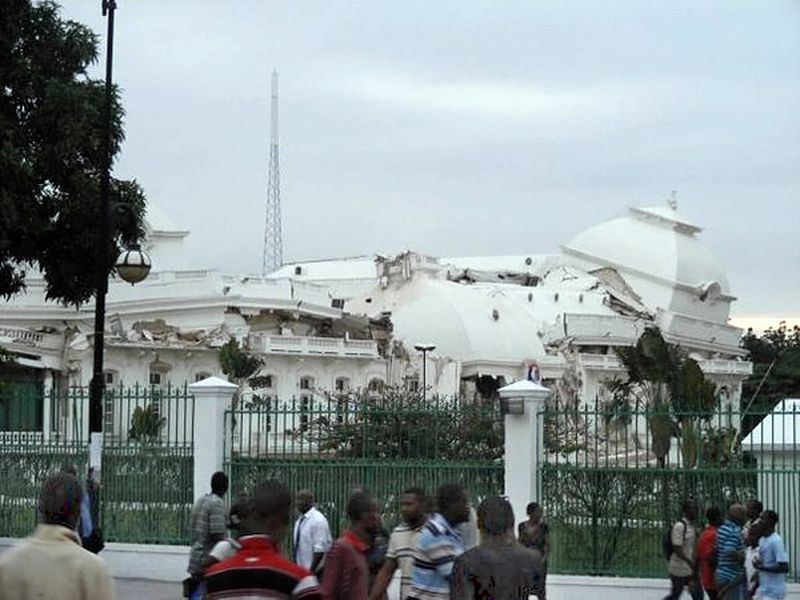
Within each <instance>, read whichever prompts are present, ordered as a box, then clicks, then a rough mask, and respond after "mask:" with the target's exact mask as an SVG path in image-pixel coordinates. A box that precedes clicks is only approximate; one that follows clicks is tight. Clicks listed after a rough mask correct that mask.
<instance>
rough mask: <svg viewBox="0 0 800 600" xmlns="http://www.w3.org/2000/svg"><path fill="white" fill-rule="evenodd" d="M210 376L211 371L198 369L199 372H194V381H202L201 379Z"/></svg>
mask: <svg viewBox="0 0 800 600" xmlns="http://www.w3.org/2000/svg"><path fill="white" fill-rule="evenodd" d="M209 377H211V373H209V372H208V371H200V372H199V373H195V375H194V381H195V383H197V382H198V381H203V379H208V378H209Z"/></svg>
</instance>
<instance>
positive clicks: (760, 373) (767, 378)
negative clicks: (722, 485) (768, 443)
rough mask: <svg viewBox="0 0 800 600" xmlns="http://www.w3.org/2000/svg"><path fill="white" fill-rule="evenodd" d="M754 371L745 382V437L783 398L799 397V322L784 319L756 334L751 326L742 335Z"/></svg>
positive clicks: (743, 383) (743, 408) (743, 434)
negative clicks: (760, 333)
mask: <svg viewBox="0 0 800 600" xmlns="http://www.w3.org/2000/svg"><path fill="white" fill-rule="evenodd" d="M742 347H743V348H745V349H746V350H747V351H748V352H749V359H750V361H751V362H752V363H753V374H752V375H751V376H750V377H748V378H747V379H745V380H744V382H742V410H743V411H746V414H745V415H744V418H743V422H742V437H745V436H746V435H747V434H748V433H749V432H750V431H752V430H753V428H754V427H755V426H756V425H757V424H758V422H759V421H760V420H761V419H762V418H763V417H764V415H766V414H768V413H769V412H770V411H771V410H772V409H773V408H774V407H775V405H776V404H778V403H779V402H780V401H781V400H783V399H784V398H800V326H797V325H795V326H794V327H793V328H792V329H789V328H788V327H787V326H786V322H785V321H781V322H780V323H779V324H778V326H777V327H776V328H775V329H773V328H771V327H770V328H769V329H767V330H766V331H765V332H764V333H763V334H762V335H760V336H757V335H756V334H755V333H753V330H752V329H748V330H747V334H745V336H744V337H743V338H742Z"/></svg>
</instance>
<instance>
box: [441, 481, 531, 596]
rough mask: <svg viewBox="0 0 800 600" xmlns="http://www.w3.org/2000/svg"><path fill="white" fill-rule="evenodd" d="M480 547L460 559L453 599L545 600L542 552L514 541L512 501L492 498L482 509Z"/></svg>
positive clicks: (487, 500)
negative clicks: (532, 596)
mask: <svg viewBox="0 0 800 600" xmlns="http://www.w3.org/2000/svg"><path fill="white" fill-rule="evenodd" d="M478 528H479V529H480V530H481V533H482V539H481V543H480V545H479V546H476V547H475V548H473V549H472V550H469V551H467V552H465V553H464V554H462V555H461V556H459V557H458V558H457V559H456V562H455V566H454V567H453V579H452V586H451V591H450V600H473V599H477V598H495V599H497V600H527V598H528V597H529V596H530V595H531V594H534V595H536V597H537V598H544V585H543V578H542V574H543V568H542V553H541V552H540V551H538V550H532V549H529V548H524V547H523V546H521V545H520V544H519V543H518V542H517V541H516V539H514V511H513V509H512V508H511V504H510V503H509V502H508V500H505V499H504V498H500V497H499V496H490V497H489V498H487V499H486V500H484V501H483V502H481V505H480V506H479V507H478Z"/></svg>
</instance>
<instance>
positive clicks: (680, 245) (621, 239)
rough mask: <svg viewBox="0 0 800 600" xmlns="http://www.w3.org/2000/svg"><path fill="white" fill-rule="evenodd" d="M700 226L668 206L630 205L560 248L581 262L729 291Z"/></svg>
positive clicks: (720, 268) (721, 270) (684, 283)
mask: <svg viewBox="0 0 800 600" xmlns="http://www.w3.org/2000/svg"><path fill="white" fill-rule="evenodd" d="M700 231H701V228H700V227H698V226H697V225H694V224H692V223H690V222H689V221H687V220H686V219H685V218H684V217H683V216H681V215H680V214H679V213H678V211H677V209H676V208H675V207H673V206H670V205H666V206H656V207H649V208H631V209H629V211H628V214H627V215H625V216H624V217H619V218H616V219H612V220H611V221H607V222H606V223H602V224H601V225H597V226H595V227H591V228H589V229H587V230H586V231H584V232H582V233H580V234H578V235H577V236H575V237H574V238H573V239H572V240H571V241H570V242H569V243H568V244H566V245H565V246H563V247H562V250H563V252H564V254H566V255H567V256H570V257H573V258H577V259H578V260H579V261H581V262H588V263H593V264H596V265H598V266H600V265H602V266H610V267H614V268H616V269H618V270H621V271H627V272H630V273H634V274H636V275H640V276H642V277H644V278H647V279H656V280H660V281H661V283H666V284H668V285H669V284H673V285H674V284H682V285H684V286H689V287H692V288H695V289H698V290H702V289H706V290H713V291H714V292H715V293H716V294H721V295H725V296H728V295H729V294H730V289H729V287H728V278H727V277H726V275H725V272H724V270H723V268H722V266H721V265H720V263H719V261H717V259H716V258H715V257H714V256H713V254H712V253H711V251H710V250H709V249H708V248H707V247H706V245H705V244H703V242H702V241H700V239H699V238H698V237H697V234H698V233H699V232H700Z"/></svg>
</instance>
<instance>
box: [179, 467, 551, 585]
mask: <svg viewBox="0 0 800 600" xmlns="http://www.w3.org/2000/svg"><path fill="white" fill-rule="evenodd" d="M227 490H228V480H227V477H226V476H225V474H224V473H221V472H220V473H215V474H214V476H213V477H212V480H211V492H210V493H209V494H207V495H205V496H203V497H202V498H200V499H199V500H198V501H197V502H196V504H195V506H194V509H193V510H192V517H191V524H192V545H191V554H190V558H189V568H188V571H189V577H188V578H187V580H186V582H185V596H186V597H188V598H192V599H198V598H209V599H217V598H219V599H221V598H226V599H229V598H254V597H281V598H283V597H286V598H298V599H300V598H302V599H317V598H320V599H324V600H386V599H387V590H388V587H389V584H390V583H391V581H392V579H393V578H394V576H395V573H396V572H397V571H398V570H399V572H400V598H401V599H402V600H440V599H441V600H451V599H454V600H455V599H477V598H497V599H502V600H518V599H520V600H521V599H526V600H527V599H528V598H529V597H530V596H531V595H534V596H535V597H536V598H539V599H540V600H545V570H546V557H547V552H548V546H549V542H548V529H547V525H546V524H545V523H544V521H543V520H542V510H541V507H539V505H538V504H536V503H531V504H530V505H529V506H528V515H529V519H528V520H527V521H526V522H524V523H520V524H519V529H518V534H519V538H518V539H517V537H516V536H515V535H514V532H515V529H514V525H515V523H514V512H513V510H512V508H511V504H510V503H509V502H508V500H506V499H505V498H501V497H499V496H491V497H489V498H486V499H485V500H484V501H483V502H481V504H480V505H479V506H478V507H477V509H475V508H473V507H471V506H470V503H469V500H468V497H467V493H466V490H465V489H464V488H463V487H462V486H461V485H459V484H445V485H442V486H440V487H439V489H438V490H437V491H436V494H435V498H430V497H429V496H428V494H427V493H426V492H425V490H423V489H421V488H419V487H411V488H408V489H407V490H405V491H404V492H403V494H402V495H401V496H400V498H399V512H400V516H401V518H402V522H401V523H400V524H399V525H397V527H395V528H394V530H393V531H392V532H391V533H389V532H387V531H385V530H384V529H383V526H382V522H381V515H380V512H379V509H378V504H377V502H376V500H375V498H374V497H373V496H372V495H371V494H370V493H369V492H368V491H366V490H362V489H358V490H354V491H353V493H352V494H351V496H350V498H349V500H348V502H347V508H346V512H347V518H348V527H347V528H346V529H345V530H344V531H343V532H342V534H341V536H340V537H339V538H338V539H336V540H333V539H332V536H331V532H330V526H329V524H328V520H327V519H326V517H325V515H324V514H323V513H322V512H321V511H320V510H319V509H318V508H317V506H316V505H315V502H314V495H313V493H312V492H311V491H310V490H301V491H299V492H297V493H296V494H295V495H294V502H293V499H292V495H291V493H290V491H289V490H288V489H287V488H286V486H285V485H283V484H282V483H280V482H277V481H267V482H265V483H262V484H260V485H258V486H256V487H255V489H254V490H253V491H252V493H251V494H249V495H246V496H240V497H239V498H238V499H237V500H236V502H234V504H233V506H232V507H231V510H230V517H229V518H228V519H226V514H225V508H224V500H223V497H224V496H225V494H226V493H227ZM293 504H294V508H295V509H296V512H297V518H296V520H295V522H294V525H293V526H292V525H291V513H292V505H293ZM290 527H292V528H291V540H292V554H291V556H292V560H289V558H288V557H286V556H284V555H283V554H282V553H281V551H280V549H279V546H278V541H279V540H281V539H283V537H284V535H285V534H286V532H287V531H289V528H290ZM226 529H230V530H231V532H232V537H231V538H228V539H226V538H225V533H226ZM271 594H272V595H271Z"/></svg>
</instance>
